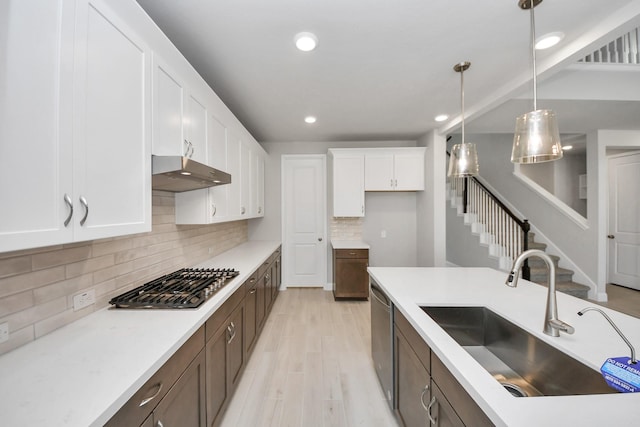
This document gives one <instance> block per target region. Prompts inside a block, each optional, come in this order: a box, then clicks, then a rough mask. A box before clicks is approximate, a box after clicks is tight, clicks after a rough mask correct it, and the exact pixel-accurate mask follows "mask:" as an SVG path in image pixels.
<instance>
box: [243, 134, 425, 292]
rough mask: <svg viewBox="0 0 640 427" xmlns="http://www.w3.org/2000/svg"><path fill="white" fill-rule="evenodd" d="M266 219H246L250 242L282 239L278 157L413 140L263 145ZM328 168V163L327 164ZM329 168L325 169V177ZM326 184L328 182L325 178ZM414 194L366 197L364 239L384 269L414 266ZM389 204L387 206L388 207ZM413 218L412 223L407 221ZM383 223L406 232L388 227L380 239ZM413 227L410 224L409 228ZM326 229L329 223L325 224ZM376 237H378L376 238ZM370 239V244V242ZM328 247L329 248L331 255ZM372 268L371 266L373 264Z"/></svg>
mask: <svg viewBox="0 0 640 427" xmlns="http://www.w3.org/2000/svg"><path fill="white" fill-rule="evenodd" d="M261 145H262V147H263V148H264V149H265V151H266V152H267V158H266V160H265V190H264V195H265V201H264V207H265V216H264V218H257V219H251V220H249V240H281V239H282V224H281V207H282V206H281V205H282V195H281V156H282V155H284V154H327V151H328V150H329V148H374V147H415V146H416V142H415V141H345V142H265V143H262V144H261ZM327 165H329V161H328V162H327ZM329 173H330V168H329V167H328V168H327V174H329ZM327 181H328V183H329V182H330V179H329V177H328V180H327ZM416 197H417V196H416V193H413V192H410V193H397V194H381V195H375V193H368V194H367V196H366V198H365V203H366V212H367V215H366V216H365V218H364V220H363V225H362V227H363V240H364V241H365V242H367V243H369V244H370V245H371V246H372V248H371V251H370V252H371V256H372V257H373V258H372V259H373V260H374V262H381V263H383V264H381V265H385V266H392V265H393V266H400V265H402V266H413V265H415V262H416V261H415V259H416V245H417V243H416V239H417V237H416V231H415V230H416V225H415V224H416V219H415V216H416V215H415V212H416V210H415V205H416V202H415V200H416ZM327 198H328V199H329V200H327V208H328V210H327V218H330V215H331V214H330V212H331V206H332V203H331V198H332V188H331V185H327ZM387 204H389V206H387ZM411 217H413V219H412V221H409V222H407V221H408V218H411ZM382 221H386V222H389V223H394V224H406V226H407V230H396V229H395V227H389V226H387V225H385V227H387V238H386V239H380V238H379V236H380V234H379V233H380V231H381V229H382ZM412 224H413V225H412ZM327 227H328V224H327ZM376 235H377V237H375V236H376ZM368 239H371V240H372V242H369V240H368ZM374 243H375V245H376V247H373V244H374ZM330 250H331V247H330V245H329V247H328V254H330ZM327 261H328V262H327V269H328V270H327V277H328V278H329V280H331V278H332V276H333V266H332V260H331V257H330V256H328V260H327ZM372 265H374V264H372Z"/></svg>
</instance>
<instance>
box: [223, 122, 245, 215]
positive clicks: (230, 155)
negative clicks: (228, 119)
mask: <svg viewBox="0 0 640 427" xmlns="http://www.w3.org/2000/svg"><path fill="white" fill-rule="evenodd" d="M227 135H228V138H227V171H226V172H227V173H229V174H230V175H231V184H227V185H226V186H225V187H228V188H227V194H228V198H227V202H228V204H229V205H228V209H229V219H230V220H235V219H240V218H242V215H241V214H240V207H241V203H242V200H241V197H240V193H241V191H242V185H241V181H242V180H241V177H240V146H241V144H240V138H238V137H237V136H236V135H235V133H234V132H233V131H232V130H230V129H229V130H228V134H227Z"/></svg>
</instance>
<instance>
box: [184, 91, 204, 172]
mask: <svg viewBox="0 0 640 427" xmlns="http://www.w3.org/2000/svg"><path fill="white" fill-rule="evenodd" d="M186 123H187V141H188V142H187V145H188V148H189V150H190V152H189V153H188V155H187V157H190V158H192V159H193V160H195V161H197V162H200V163H205V164H206V163H207V107H206V106H205V103H204V102H203V101H201V100H199V99H198V97H197V95H196V94H194V93H189V94H188V96H187V119H186Z"/></svg>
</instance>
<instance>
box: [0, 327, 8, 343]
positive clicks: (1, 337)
mask: <svg viewBox="0 0 640 427" xmlns="http://www.w3.org/2000/svg"><path fill="white" fill-rule="evenodd" d="M5 341H9V323H8V322H4V323H3V324H1V325H0V343H2V342H5Z"/></svg>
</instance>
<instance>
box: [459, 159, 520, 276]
mask: <svg viewBox="0 0 640 427" xmlns="http://www.w3.org/2000/svg"><path fill="white" fill-rule="evenodd" d="M447 156H450V153H449V152H448V151H447ZM458 179H459V178H458ZM469 179H471V181H472V182H473V185H472V186H471V187H472V191H473V194H469V187H470V185H469ZM462 180H463V181H462V184H463V185H462V189H461V192H462V195H461V196H462V201H463V212H464V213H465V214H466V213H469V212H468V210H469V208H472V210H473V209H475V210H476V212H474V213H475V214H477V215H478V217H479V220H481V219H483V220H484V219H487V222H488V224H484V225H485V226H486V227H487V228H488V229H490V230H491V231H492V232H493V234H494V235H495V236H496V239H497V240H498V241H500V243H501V244H504V246H507V253H508V256H510V257H512V259H515V257H516V256H517V255H519V254H520V253H521V252H524V251H526V250H528V249H529V231H530V230H531V225H530V224H529V221H528V220H527V219H526V218H525V219H520V218H519V217H518V216H516V215H515V214H514V213H513V212H512V211H511V209H509V207H507V205H506V204H505V203H504V202H503V201H502V200H500V199H499V198H498V197H497V196H496V195H495V194H493V193H492V192H491V190H489V188H487V186H486V185H484V184H483V183H482V182H480V180H479V179H477V178H476V177H465V178H462ZM476 189H479V191H480V192H481V193H482V196H479V195H478V191H477V190H476ZM456 191H458V188H456ZM456 194H459V193H457V192H456ZM484 197H488V198H489V199H490V200H491V202H493V205H491V204H490V203H487V201H486V200H485V199H484ZM478 199H481V200H478ZM472 204H479V205H480V206H471V205H472ZM504 215H506V216H508V217H509V218H510V219H511V221H512V222H513V223H514V224H516V226H517V227H518V228H519V229H520V231H521V233H522V235H521V236H522V238H521V239H520V238H514V236H513V234H514V231H513V226H512V225H510V224H508V223H506V222H505V221H504ZM480 217H482V218H480ZM486 217H488V218H486ZM514 245H515V246H514ZM519 251H521V252H519ZM530 277H531V272H530V268H529V263H528V261H525V263H524V265H523V267H522V278H523V279H526V280H529V278H530Z"/></svg>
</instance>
